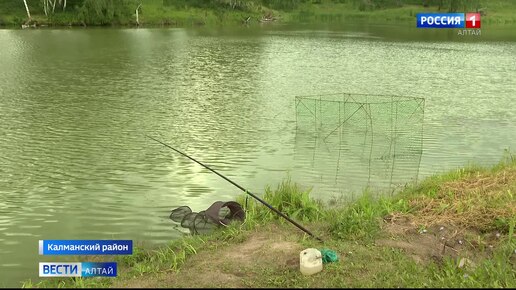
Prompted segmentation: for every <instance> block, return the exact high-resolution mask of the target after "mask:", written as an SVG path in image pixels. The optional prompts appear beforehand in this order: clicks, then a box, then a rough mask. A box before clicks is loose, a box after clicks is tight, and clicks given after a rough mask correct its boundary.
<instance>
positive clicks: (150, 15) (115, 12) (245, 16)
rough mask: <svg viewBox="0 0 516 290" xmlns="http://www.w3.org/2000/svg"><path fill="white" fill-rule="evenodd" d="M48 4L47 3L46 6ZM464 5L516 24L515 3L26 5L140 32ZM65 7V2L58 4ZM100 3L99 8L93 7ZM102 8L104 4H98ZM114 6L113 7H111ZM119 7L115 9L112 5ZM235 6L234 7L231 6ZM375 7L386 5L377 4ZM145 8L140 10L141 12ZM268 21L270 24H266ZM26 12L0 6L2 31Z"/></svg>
mask: <svg viewBox="0 0 516 290" xmlns="http://www.w3.org/2000/svg"><path fill="white" fill-rule="evenodd" d="M47 1H48V0H47ZM454 1H455V2H457V3H459V2H460V5H459V4H457V5H456V7H455V8H453V9H455V10H456V11H459V12H469V11H476V10H477V9H482V11H483V12H484V13H486V14H485V15H484V16H483V18H482V21H483V23H484V24H487V25H490V24H514V23H516V1H510V0H494V1H460V0H451V1H442V2H443V3H445V5H443V6H438V5H437V4H436V3H438V1H426V2H428V3H430V4H433V5H429V6H427V7H424V6H422V5H418V4H421V3H423V2H424V1H410V0H404V1H399V0H398V1H394V0H383V1H358V0H341V1H334V0H319V1H301V0H290V1H286V0H285V1H279V0H278V1H273V0H261V1H260V0H256V1H223V0H220V1H215V0H211V1H185V0H167V1H164V0H147V1H143V2H142V1H136V0H119V2H116V1H115V2H112V1H111V2H110V1H105V0H68V6H67V7H66V9H63V7H59V5H58V8H57V9H52V11H53V12H50V11H47V14H45V12H44V9H43V6H42V3H43V1H39V0H28V1H27V2H28V6H29V9H30V11H31V17H32V21H30V23H31V24H36V25H38V26H98V25H108V26H111V25H122V26H136V25H137V22H136V8H137V7H140V8H139V9H138V16H139V19H138V23H139V24H140V26H144V27H145V26H146V27H151V26H176V27H187V26H201V25H207V26H217V25H243V24H245V25H257V24H263V23H288V24H292V23H308V24H339V23H342V24H344V23H347V22H353V21H368V22H376V23H386V22H401V23H408V22H414V21H415V16H416V14H417V13H419V12H438V11H440V12H448V11H450V9H451V6H450V5H451V4H448V2H449V3H452V2H454ZM59 3H61V4H62V3H63V1H61V2H59ZM95 3H96V4H95ZM99 3H100V4H99ZM110 3H111V4H110ZM113 3H117V4H113ZM231 3H233V4H231ZM376 3H382V4H381V5H380V4H376ZM140 4H142V5H141V6H139V5H140ZM265 19H269V20H272V21H264V20H265ZM27 21H28V18H27V14H26V11H25V6H24V5H23V2H22V1H19V0H6V1H0V26H6V27H20V26H21V25H22V24H24V23H27Z"/></svg>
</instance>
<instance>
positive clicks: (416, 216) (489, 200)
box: [376, 168, 516, 263]
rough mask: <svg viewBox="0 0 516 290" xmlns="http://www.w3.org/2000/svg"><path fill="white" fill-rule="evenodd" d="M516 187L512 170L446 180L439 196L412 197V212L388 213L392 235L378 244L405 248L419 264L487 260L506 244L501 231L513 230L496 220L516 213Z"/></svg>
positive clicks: (386, 227) (388, 229)
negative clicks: (515, 195)
mask: <svg viewBox="0 0 516 290" xmlns="http://www.w3.org/2000/svg"><path fill="white" fill-rule="evenodd" d="M515 190H516V170H515V169H512V168H510V169H507V170H503V171H500V172H497V173H474V174H470V175H469V176H467V177H465V178H462V179H460V180H456V181H451V182H445V183H443V184H442V185H440V186H439V188H438V190H437V192H436V193H435V195H433V196H431V195H422V196H420V197H417V198H413V199H411V200H410V201H409V205H410V206H411V208H413V209H414V211H413V213H412V214H402V213H392V214H390V215H387V216H385V217H384V219H383V230H384V232H385V234H386V237H385V238H382V239H379V240H377V241H376V244H377V245H382V246H388V247H393V248H399V249H402V250H404V251H405V252H406V253H407V254H409V255H410V256H411V257H412V258H413V259H414V260H415V261H417V262H419V263H428V262H431V261H434V262H438V263H440V262H442V261H443V259H444V258H445V257H450V258H454V259H457V260H458V261H460V260H461V259H462V260H464V261H476V260H480V259H482V258H486V256H489V255H490V254H491V253H492V251H493V249H494V248H496V246H497V245H498V243H499V242H500V237H501V236H502V235H501V234H502V233H500V232H499V230H501V231H503V229H505V228H506V229H505V230H507V229H508V227H505V228H503V227H502V228H500V229H498V228H497V225H496V221H497V220H498V221H500V220H510V219H512V218H514V216H516V198H514V196H513V193H511V192H514V191H515ZM480 253H482V254H480ZM472 263H473V262H472Z"/></svg>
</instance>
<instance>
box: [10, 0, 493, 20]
mask: <svg viewBox="0 0 516 290" xmlns="http://www.w3.org/2000/svg"><path fill="white" fill-rule="evenodd" d="M484 1H485V0H484ZM480 2H481V0H0V16H1V14H9V13H12V14H18V15H19V13H20V11H24V10H25V12H26V17H27V19H28V20H30V19H31V17H32V15H35V14H37V15H44V16H45V17H47V18H48V19H49V20H51V19H52V18H53V17H56V16H59V15H63V14H68V15H70V14H71V15H73V16H74V19H79V20H80V21H82V22H83V23H87V24H90V23H91V24H109V23H116V22H117V20H119V19H131V18H134V15H135V12H136V11H138V9H141V8H143V9H144V7H145V6H146V5H154V6H162V7H168V8H174V9H178V10H181V9H187V8H201V9H211V10H223V11H230V10H238V11H244V12H256V11H260V10H262V9H263V8H267V9H273V10H278V11H292V10H295V9H297V8H299V7H300V6H301V5H305V6H304V9H310V5H318V4H332V3H333V4H338V3H347V4H350V5H352V7H354V9H358V10H361V11H369V10H377V9H385V8H393V7H402V6H404V5H423V6H434V7H438V8H439V10H442V11H447V12H457V11H472V10H473V9H479V8H480V6H481V3H480ZM136 14H137V13H136Z"/></svg>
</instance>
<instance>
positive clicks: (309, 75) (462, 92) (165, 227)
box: [0, 25, 516, 287]
mask: <svg viewBox="0 0 516 290" xmlns="http://www.w3.org/2000/svg"><path fill="white" fill-rule="evenodd" d="M514 31H516V30H515V29H514V27H512V28H511V27H505V28H504V27H502V28H498V29H495V28H493V29H490V28H483V30H482V36H480V37H478V36H472V35H471V36H459V35H457V31H456V30H435V29H431V30H421V29H416V28H415V27H413V25H407V26H390V25H383V26H378V25H351V26H349V25H347V26H345V27H317V28H315V27H304V26H296V27H289V26H265V27H257V28H245V27H243V28H232V29H55V30H53V29H52V30H51V29H41V30H0V286H14V287H16V286H20V285H21V284H20V281H22V280H26V279H28V278H32V279H33V281H34V279H36V280H37V275H38V273H37V271H38V270H37V269H38V265H37V262H38V261H54V260H55V261H59V260H58V259H57V258H56V259H53V260H49V259H50V258H49V257H40V256H38V252H37V250H38V247H37V246H38V240H42V239H132V240H135V241H137V242H146V243H152V244H159V243H163V242H165V241H168V240H170V239H175V238H177V237H179V236H180V232H179V231H177V230H176V229H174V227H173V224H172V222H171V221H170V220H169V219H168V215H169V213H170V209H172V208H175V207H178V206H181V205H188V206H190V207H191V208H192V209H193V210H194V211H200V210H204V209H206V208H207V207H208V206H209V205H211V204H212V203H213V202H215V201H217V200H232V199H234V198H235V197H236V196H237V195H239V194H241V192H239V190H238V189H237V188H235V187H234V186H232V185H231V184H229V183H228V182H226V181H224V180H222V179H221V178H219V177H217V176H216V175H215V174H213V173H210V172H209V171H207V170H205V169H203V168H202V167H201V166H199V165H197V164H195V163H193V162H191V161H190V160H188V159H186V158H184V157H181V156H180V155H178V154H176V153H174V152H173V151H172V150H170V149H168V148H166V147H164V146H162V145H160V144H158V143H156V142H154V141H152V140H150V139H148V138H145V137H144V134H149V135H151V136H153V137H156V138H159V139H160V140H162V141H163V142H166V143H168V144H170V145H172V146H175V147H177V148H178V149H180V150H184V151H185V152H187V153H188V154H191V155H192V156H193V157H195V158H197V159H199V160H201V161H202V162H205V163H207V164H209V165H211V166H213V168H215V169H216V170H218V171H220V172H221V173H222V174H225V175H227V176H228V177H229V178H231V179H233V180H234V181H236V182H237V183H239V184H241V185H243V186H244V187H246V188H248V189H249V190H251V191H252V192H255V193H258V194H261V193H262V192H263V190H264V188H265V187H266V186H267V185H271V186H272V187H274V186H276V185H277V184H278V183H279V182H281V181H282V180H284V179H285V178H287V177H288V176H290V178H291V179H292V180H293V181H295V182H298V183H300V184H301V185H302V186H303V187H306V188H308V187H312V186H313V189H312V196H314V197H317V198H321V199H323V200H327V199H329V198H330V197H332V196H336V195H345V196H351V195H353V196H355V195H356V194H358V193H360V191H361V190H362V189H364V188H365V187H366V186H368V185H369V186H371V187H374V188H377V189H378V190H384V189H385V190H387V191H389V190H391V189H392V188H395V187H396V186H399V185H400V184H403V183H404V182H410V181H414V180H416V178H417V179H419V180H420V179H421V178H424V177H425V176H428V175H431V174H434V173H438V172H442V171H446V170H450V169H454V168H457V167H460V166H463V165H466V164H468V163H470V162H476V163H479V164H482V165H490V164H494V163H496V162H498V161H499V160H500V158H501V157H502V154H503V152H504V149H512V150H514V148H516V138H515V137H516V106H515V101H516V33H514ZM340 92H351V93H360V94H375V95H376V94H382V95H385V94H387V95H403V96H409V97H420V98H424V99H425V102H424V117H423V115H422V114H421V113H422V111H417V109H418V108H416V107H410V110H409V109H407V110H408V111H403V114H402V115H400V116H401V117H400V118H405V119H403V120H405V121H407V120H408V122H405V123H406V124H411V126H412V127H407V128H413V129H409V130H406V131H405V133H409V135H411V136H412V137H411V138H405V139H397V137H396V136H394V137H393V135H392V131H388V130H387V131H385V130H384V129H385V128H383V127H382V124H383V123H382V121H381V119H380V120H379V121H378V120H377V122H369V123H368V120H369V121H371V120H372V119H367V118H366V117H367V115H364V114H362V115H360V114H357V115H354V117H353V119H350V120H351V121H352V122H349V123H346V124H345V125H344V126H341V127H340V128H342V129H339V130H338V135H335V136H338V139H335V138H334V139H333V141H331V142H327V143H325V144H324V143H321V142H319V141H320V140H321V138H319V139H317V138H313V137H314V136H316V135H314V132H311V133H310V134H304V135H303V134H302V132H303V131H302V130H300V128H299V120H298V121H297V122H296V116H297V115H296V109H298V108H299V107H296V102H295V96H306V95H321V94H333V93H340ZM371 100H373V101H374V97H372V98H371V99H369V101H371ZM339 106H340V105H339ZM339 108H340V107H339ZM386 108H391V107H379V108H378V109H377V110H376V111H371V110H370V111H368V112H370V113H371V115H373V117H374V116H376V115H378V114H384V116H385V114H387V113H386V112H388V113H389V116H392V112H393V111H391V110H390V109H386ZM400 108H401V107H400ZM330 109H331V108H330ZM420 109H422V107H421V108H420ZM386 110H387V111H386ZM414 111H417V112H418V113H417V116H418V117H417V118H415V119H411V115H410V114H411V112H414ZM361 112H362V111H361ZM364 112H366V111H364ZM400 112H401V111H400ZM331 114H333V116H336V118H343V116H345V115H342V116H341V115H339V114H336V113H335V112H333V113H331ZM322 115H324V114H322ZM328 116H331V115H330V113H328ZM298 117H299V116H298ZM373 119H374V118H373ZM341 120H342V119H341ZM385 120H387V119H385ZM391 120H392V119H391ZM308 121H309V120H308ZM305 125H306V124H305ZM383 125H384V124H383ZM421 125H422V126H423V127H421ZM307 126H308V127H310V126H311V125H310V124H308V125H307ZM337 127H338V126H334V127H333V128H337ZM310 128H312V127H310ZM313 128H315V127H313ZM331 128H332V127H331V126H330V127H327V128H326V129H325V130H329V131H324V132H326V133H328V132H330V131H332V129H331ZM382 128H383V129H382ZM421 128H422V129H423V131H422V132H424V133H422V134H421V131H419V130H421ZM301 129H303V128H301ZM323 129H324V128H323ZM387 129H388V128H387ZM391 129H392V128H391ZM371 130H375V131H374V132H375V134H379V133H381V132H380V131H382V130H383V131H385V132H386V133H385V134H384V135H385V136H386V137H385V138H383V137H380V138H374V139H372V138H371V136H373V137H376V136H379V135H374V134H370V133H371ZM321 132H323V131H318V133H317V132H315V133H317V134H320V133H321ZM324 132H323V133H324ZM414 132H417V134H414ZM368 134H369V135H368ZM384 135H382V136H384ZM319 137H321V136H319ZM323 137H324V136H323ZM317 140H319V141H317ZM336 140H338V141H336ZM375 140H376V141H375ZM393 140H404V141H400V142H398V146H402V147H398V148H408V149H407V150H406V152H411V153H410V154H408V155H404V156H408V157H406V158H405V159H403V156H400V154H398V156H396V154H397V153H396V154H393V153H392V152H393V151H390V149H389V151H386V149H385V148H387V147H385V144H386V143H387V142H390V143H389V144H390V145H392V144H393V142H394V141H393ZM318 142H319V143H318ZM321 144H322V145H321ZM399 144H401V145H399ZM324 146H326V147H324ZM382 146H383V147H382ZM403 146H404V147H403ZM388 148H391V147H388ZM396 152H397V151H396ZM402 153H403V152H402ZM401 155H403V154H401ZM336 158H338V159H337V160H338V161H335V160H336ZM396 159H399V161H398V160H396ZM371 160H372V162H370V161H371ZM382 166H383V167H382ZM393 175H394V178H393Z"/></svg>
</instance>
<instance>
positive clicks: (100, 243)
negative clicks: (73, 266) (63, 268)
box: [39, 240, 133, 255]
mask: <svg viewBox="0 0 516 290" xmlns="http://www.w3.org/2000/svg"><path fill="white" fill-rule="evenodd" d="M132 253H133V241H131V240H40V241H39V254H40V255H132Z"/></svg>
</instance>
